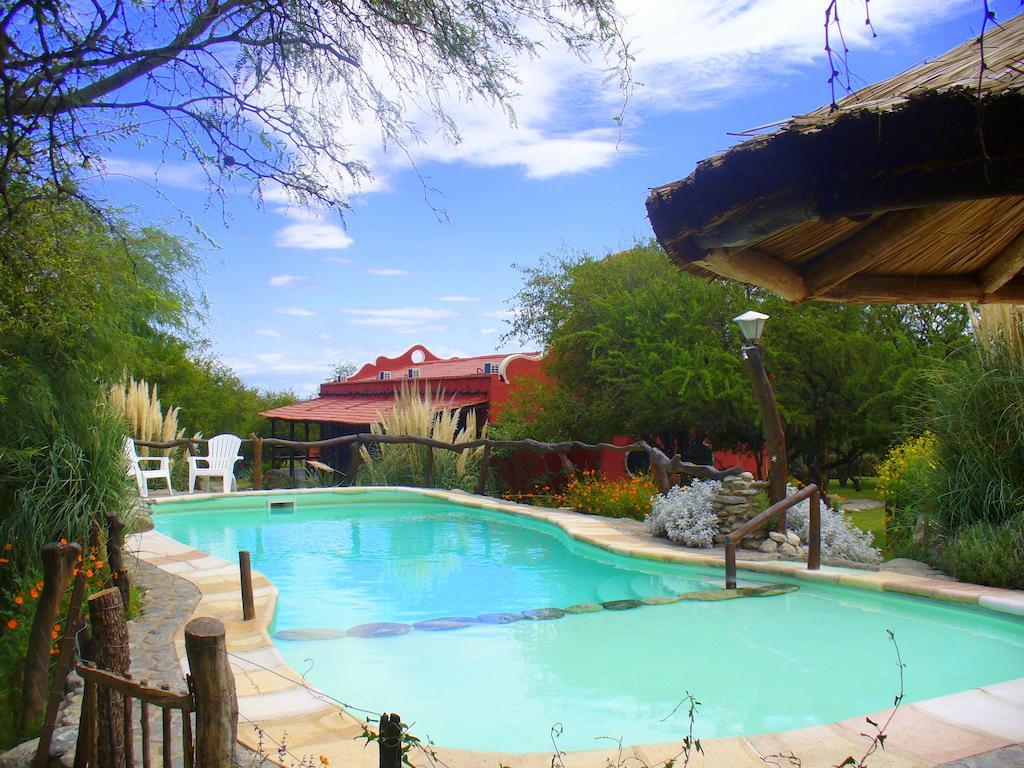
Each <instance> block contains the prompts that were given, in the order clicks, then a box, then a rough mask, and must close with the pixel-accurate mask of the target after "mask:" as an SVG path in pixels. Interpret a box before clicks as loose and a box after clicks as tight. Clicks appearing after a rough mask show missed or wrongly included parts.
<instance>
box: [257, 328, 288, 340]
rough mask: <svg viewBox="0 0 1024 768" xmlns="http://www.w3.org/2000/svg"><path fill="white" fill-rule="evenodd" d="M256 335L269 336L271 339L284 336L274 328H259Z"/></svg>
mask: <svg viewBox="0 0 1024 768" xmlns="http://www.w3.org/2000/svg"><path fill="white" fill-rule="evenodd" d="M256 333H257V334H258V335H260V336H269V337H270V338H272V339H283V338H284V334H283V333H281V332H280V331H278V330H275V329H274V328H260V329H259V330H258V331H256Z"/></svg>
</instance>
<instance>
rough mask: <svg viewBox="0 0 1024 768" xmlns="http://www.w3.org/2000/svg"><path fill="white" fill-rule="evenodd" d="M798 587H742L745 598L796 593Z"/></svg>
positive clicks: (783, 585) (769, 585)
mask: <svg viewBox="0 0 1024 768" xmlns="http://www.w3.org/2000/svg"><path fill="white" fill-rule="evenodd" d="M798 589H800V587H798V586H797V585H796V584H765V585H764V586H762V587H743V588H742V590H741V591H742V592H743V595H744V596H745V597H774V596H775V595H786V594H789V593H790V592H796V591H797V590H798Z"/></svg>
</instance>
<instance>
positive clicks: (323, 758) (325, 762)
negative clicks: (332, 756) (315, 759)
mask: <svg viewBox="0 0 1024 768" xmlns="http://www.w3.org/2000/svg"><path fill="white" fill-rule="evenodd" d="M330 764H331V761H330V760H328V759H327V756H326V755H320V765H330Z"/></svg>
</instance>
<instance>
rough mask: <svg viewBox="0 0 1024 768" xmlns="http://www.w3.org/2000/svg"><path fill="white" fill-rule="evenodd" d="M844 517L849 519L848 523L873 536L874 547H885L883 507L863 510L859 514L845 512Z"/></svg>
mask: <svg viewBox="0 0 1024 768" xmlns="http://www.w3.org/2000/svg"><path fill="white" fill-rule="evenodd" d="M846 516H847V517H849V518H850V522H852V523H853V524H854V525H856V526H857V527H858V528H860V529H861V530H862V531H867V532H869V533H873V534H874V535H875V546H876V547H884V546H885V507H876V508H874V509H863V510H861V511H860V512H847V513H846Z"/></svg>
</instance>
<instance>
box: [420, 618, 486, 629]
mask: <svg viewBox="0 0 1024 768" xmlns="http://www.w3.org/2000/svg"><path fill="white" fill-rule="evenodd" d="M471 624H476V619H471V618H469V617H468V616H449V617H447V618H444V619H427V620H426V621H417V622H416V623H415V624H413V625H412V626H413V627H414V628H415V629H418V630H419V631H420V632H447V631H449V630H452V629H462V628H463V627H468V626H470V625H471Z"/></svg>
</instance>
